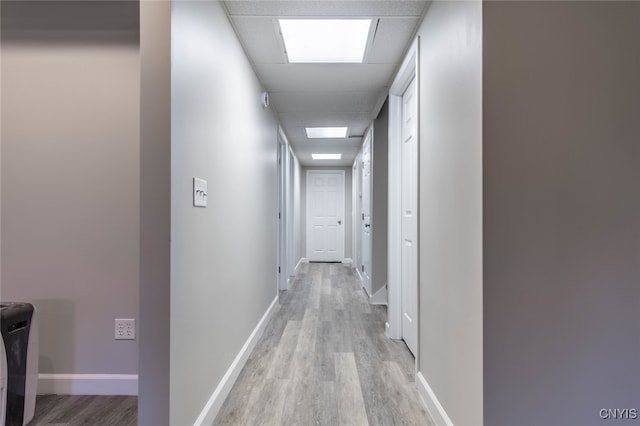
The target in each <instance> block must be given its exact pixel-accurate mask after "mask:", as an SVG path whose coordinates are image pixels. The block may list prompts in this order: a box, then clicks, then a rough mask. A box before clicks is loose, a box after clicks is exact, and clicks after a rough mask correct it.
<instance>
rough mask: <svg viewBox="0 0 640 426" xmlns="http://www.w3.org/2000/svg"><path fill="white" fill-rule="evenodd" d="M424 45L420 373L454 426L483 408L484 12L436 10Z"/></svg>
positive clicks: (457, 7)
mask: <svg viewBox="0 0 640 426" xmlns="http://www.w3.org/2000/svg"><path fill="white" fill-rule="evenodd" d="M418 35H419V36H420V51H419V57H420V59H419V61H420V62H419V67H420V80H419V88H420V97H419V100H420V106H419V108H420V148H419V149H420V190H419V196H420V290H419V291H420V335H419V360H418V367H419V371H420V372H421V373H422V375H423V376H424V377H425V379H426V381H427V383H428V384H429V385H430V387H431V388H432V390H433V392H434V393H435V395H436V397H437V398H438V400H439V402H440V403H441V404H442V406H443V408H444V410H445V411H446V413H447V414H448V416H449V417H450V419H451V420H452V421H453V423H454V424H456V425H479V424H482V419H483V405H482V404H483V400H482V383H483V382H482V10H481V2H444V1H443V2H433V3H432V4H431V6H430V7H429V10H428V11H427V14H426V16H425V18H424V21H423V22H422V25H421V27H420V29H419V31H418Z"/></svg>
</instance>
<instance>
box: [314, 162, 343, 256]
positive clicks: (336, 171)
mask: <svg viewBox="0 0 640 426" xmlns="http://www.w3.org/2000/svg"><path fill="white" fill-rule="evenodd" d="M311 173H323V174H327V173H340V174H342V198H343V200H342V217H343V219H342V221H343V222H344V223H343V224H342V226H343V227H344V228H343V229H344V232H343V234H342V241H341V243H342V259H340V260H339V262H344V261H345V256H346V251H347V247H346V246H347V244H346V238H347V229H346V228H347V218H346V212H347V206H346V205H345V204H346V203H345V200H344V198H346V194H347V176H346V173H345V171H344V170H340V169H335V170H333V169H307V170H306V174H305V197H304V198H305V200H304V203H305V211H304V215H305V226H304V227H305V230H304V232H305V248H304V250H305V258H306V259H309V260H310V259H311V257H310V254H309V236H310V232H309V226H310V223H311V221H310V220H309V174H311Z"/></svg>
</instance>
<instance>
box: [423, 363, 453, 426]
mask: <svg viewBox="0 0 640 426" xmlns="http://www.w3.org/2000/svg"><path fill="white" fill-rule="evenodd" d="M416 379H417V380H416V386H417V387H418V393H419V394H420V396H421V397H422V401H423V402H424V403H425V405H426V406H427V410H428V411H429V414H431V417H432V418H433V420H434V421H435V422H436V425H438V426H453V422H452V421H451V419H450V418H449V416H448V415H447V412H446V411H444V408H443V407H442V404H440V401H438V398H436V394H435V393H433V390H432V389H431V386H429V383H427V380H426V379H425V378H424V376H423V375H422V373H421V372H418V374H417V375H416Z"/></svg>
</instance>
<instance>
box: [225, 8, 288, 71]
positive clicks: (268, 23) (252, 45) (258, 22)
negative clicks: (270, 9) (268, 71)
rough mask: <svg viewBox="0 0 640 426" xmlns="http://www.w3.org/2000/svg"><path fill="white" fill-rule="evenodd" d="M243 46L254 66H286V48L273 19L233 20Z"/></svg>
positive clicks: (237, 18) (238, 18)
mask: <svg viewBox="0 0 640 426" xmlns="http://www.w3.org/2000/svg"><path fill="white" fill-rule="evenodd" d="M232 22H233V25H234V26H235V28H236V31H237V33H238V36H239V38H240V41H241V43H242V45H243V46H244V48H245V50H246V52H247V55H248V56H249V59H250V60H251V61H252V62H253V63H254V64H261V63H269V64H285V63H286V58H285V54H284V47H283V46H282V45H281V42H280V39H279V37H278V35H277V32H276V27H275V23H274V20H273V19H271V18H246V17H235V18H232Z"/></svg>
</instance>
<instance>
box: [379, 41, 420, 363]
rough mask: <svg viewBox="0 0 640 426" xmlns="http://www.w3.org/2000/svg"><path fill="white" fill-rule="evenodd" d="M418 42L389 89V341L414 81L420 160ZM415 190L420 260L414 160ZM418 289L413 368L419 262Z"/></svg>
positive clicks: (394, 318)
mask: <svg viewBox="0 0 640 426" xmlns="http://www.w3.org/2000/svg"><path fill="white" fill-rule="evenodd" d="M419 43H420V38H419V37H416V39H415V41H414V42H413V44H412V45H411V47H410V48H409V50H408V51H407V54H406V56H405V59H404V61H403V62H402V65H401V66H400V68H399V70H398V72H397V74H396V76H395V78H394V80H393V84H392V85H391V87H390V89H389V201H388V203H389V210H388V215H389V229H388V251H387V253H388V254H387V261H388V272H387V286H388V288H387V290H388V313H387V324H386V329H387V330H386V332H387V337H389V338H391V339H402V287H401V286H402V257H401V253H402V214H401V211H402V199H401V194H402V192H401V191H402V179H401V176H402V175H401V170H402V151H401V150H402V145H401V144H402V95H403V94H404V92H405V90H406V89H407V87H408V86H409V84H410V83H411V81H412V80H413V79H416V92H417V95H418V98H417V106H416V109H417V111H416V114H417V115H416V116H417V118H418V125H417V129H416V138H417V140H418V158H420V156H419V153H420V96H419V95H420V80H419V76H420V70H419V63H420V61H419V57H418V52H419ZM417 172H418V173H417V174H418V182H416V184H417V191H418V198H417V205H418V210H417V220H418V241H417V243H418V244H417V250H418V259H420V209H419V206H420V178H419V176H420V162H419V161H418V170H417ZM417 272H418V286H417V293H418V294H416V297H417V300H418V312H417V318H416V322H417V330H418V339H417V345H416V346H417V347H416V354H415V359H416V369H417V368H418V359H419V356H418V354H419V352H420V262H418V271H417Z"/></svg>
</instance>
